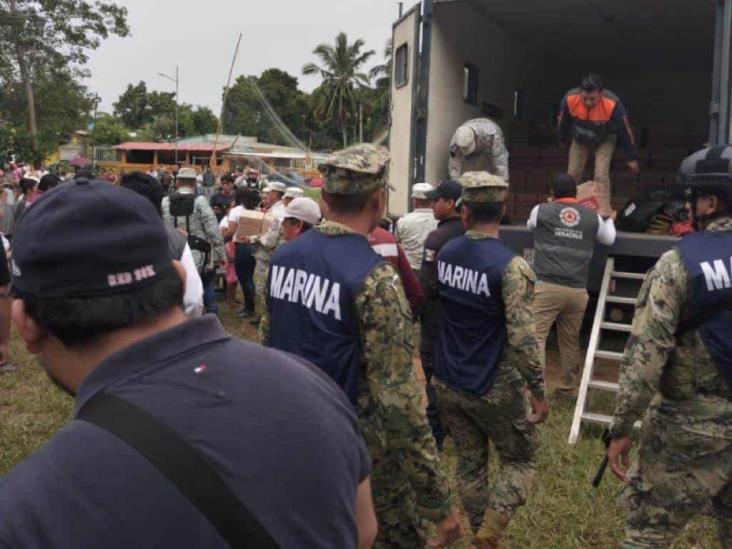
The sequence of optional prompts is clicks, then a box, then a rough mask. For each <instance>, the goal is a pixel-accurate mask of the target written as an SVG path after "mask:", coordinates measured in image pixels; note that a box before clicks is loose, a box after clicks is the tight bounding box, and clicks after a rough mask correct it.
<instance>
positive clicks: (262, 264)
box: [254, 249, 270, 318]
mask: <svg viewBox="0 0 732 549" xmlns="http://www.w3.org/2000/svg"><path fill="white" fill-rule="evenodd" d="M254 258H255V259H256V260H257V263H256V265H255V267H254V309H255V314H256V318H262V313H263V312H264V307H265V303H264V288H265V286H266V285H267V273H268V272H269V259H270V254H268V253H266V252H263V251H262V250H260V249H257V251H256V252H255V253H254Z"/></svg>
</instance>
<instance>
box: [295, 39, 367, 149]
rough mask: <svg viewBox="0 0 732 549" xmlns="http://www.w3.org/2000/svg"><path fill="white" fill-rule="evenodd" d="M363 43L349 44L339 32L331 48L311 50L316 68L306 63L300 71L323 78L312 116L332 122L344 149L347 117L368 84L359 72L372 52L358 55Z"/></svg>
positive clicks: (354, 109)
mask: <svg viewBox="0 0 732 549" xmlns="http://www.w3.org/2000/svg"><path fill="white" fill-rule="evenodd" d="M364 44H365V42H364V41H363V40H361V39H360V38H359V39H357V40H356V41H355V42H353V44H349V43H348V37H347V36H346V33H344V32H341V33H339V34H338V36H336V39H335V44H334V45H332V46H331V45H330V44H320V45H318V46H317V47H316V48H315V49H314V50H313V53H314V54H315V55H316V56H317V57H318V58H319V61H320V65H316V64H315V63H308V64H306V65H305V66H304V67H303V68H302V72H303V74H306V75H314V74H319V75H320V76H321V78H322V79H323V82H322V84H321V85H320V87H319V90H318V91H319V93H318V98H319V102H318V106H317V110H316V114H317V115H318V116H319V117H327V118H329V119H330V120H335V121H336V124H337V126H338V129H339V130H340V132H341V134H342V137H343V146H344V147H346V146H347V145H348V122H349V118H353V117H355V116H356V113H357V112H358V93H357V91H358V90H359V89H360V88H364V87H367V86H368V84H369V77H368V76H367V75H366V74H365V73H363V72H361V71H362V69H363V65H364V64H365V63H366V62H367V61H368V60H369V59H370V58H371V56H372V55H374V53H375V52H374V50H368V51H365V52H362V51H361V49H362V48H363V47H364Z"/></svg>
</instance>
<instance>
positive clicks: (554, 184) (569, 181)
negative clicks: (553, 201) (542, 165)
mask: <svg viewBox="0 0 732 549" xmlns="http://www.w3.org/2000/svg"><path fill="white" fill-rule="evenodd" d="M549 190H551V192H552V196H553V197H554V198H575V197H576V196H577V181H575V179H574V177H572V176H571V175H569V174H568V173H563V174H560V175H558V176H556V177H555V178H554V179H552V180H551V181H550V182H549Z"/></svg>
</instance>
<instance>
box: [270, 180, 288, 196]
mask: <svg viewBox="0 0 732 549" xmlns="http://www.w3.org/2000/svg"><path fill="white" fill-rule="evenodd" d="M267 188H268V189H269V190H270V191H274V192H276V193H282V194H285V191H287V186H286V185H285V184H284V183H280V182H279V181H270V182H269V183H267Z"/></svg>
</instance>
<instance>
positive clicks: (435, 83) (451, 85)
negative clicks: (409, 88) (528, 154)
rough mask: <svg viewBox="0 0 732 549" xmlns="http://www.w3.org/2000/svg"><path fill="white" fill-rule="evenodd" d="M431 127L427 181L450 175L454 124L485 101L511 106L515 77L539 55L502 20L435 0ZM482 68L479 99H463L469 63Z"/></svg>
mask: <svg viewBox="0 0 732 549" xmlns="http://www.w3.org/2000/svg"><path fill="white" fill-rule="evenodd" d="M431 54H432V59H431V67H430V84H429V88H430V94H429V105H428V115H429V122H428V128H427V150H426V158H427V163H426V170H425V175H426V179H427V181H438V180H440V179H444V178H445V177H446V176H447V162H448V146H449V143H450V139H451V138H452V135H453V133H454V132H455V129H456V128H457V127H458V126H459V125H460V124H461V123H462V122H464V121H466V120H469V119H471V118H477V117H480V116H481V103H482V102H489V103H491V104H493V105H496V106H498V107H500V108H501V109H503V110H504V112H505V113H507V114H509V113H511V112H512V105H513V93H514V87H515V82H517V81H521V80H523V79H524V78H525V75H526V74H529V73H530V72H531V70H532V67H537V68H538V63H537V60H536V59H535V58H534V57H532V56H531V55H530V51H529V50H527V49H526V48H525V47H524V46H522V44H521V43H520V41H518V40H515V39H513V38H511V37H510V36H509V35H508V34H507V33H506V31H505V30H504V29H503V28H501V26H500V25H498V24H496V23H494V22H492V21H488V20H486V19H485V18H483V17H482V16H481V14H480V13H478V12H477V11H475V9H474V7H473V6H472V5H471V4H469V3H464V2H456V3H447V4H436V5H435V16H434V25H433V29H432V50H431ZM466 63H471V64H473V65H476V66H477V67H478V68H479V84H478V89H479V101H478V104H477V105H470V104H468V103H466V102H465V101H463V98H462V93H463V92H462V88H463V78H464V76H463V75H464V67H465V64H466Z"/></svg>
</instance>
